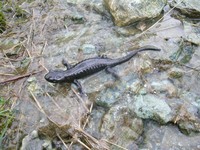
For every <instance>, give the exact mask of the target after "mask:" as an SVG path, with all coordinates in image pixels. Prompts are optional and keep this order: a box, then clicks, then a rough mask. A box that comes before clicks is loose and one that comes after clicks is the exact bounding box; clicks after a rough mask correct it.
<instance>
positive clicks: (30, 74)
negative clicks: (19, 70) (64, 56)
mask: <svg viewBox="0 0 200 150" xmlns="http://www.w3.org/2000/svg"><path fill="white" fill-rule="evenodd" d="M42 71H43V70H40V71H36V72H32V73H27V74H24V75H21V76H18V77H15V78H11V79H8V80H5V81H2V82H0V84H6V83H9V82H14V81H16V80H20V79H23V78H26V77H30V76H32V75H35V74H37V73H39V72H42Z"/></svg>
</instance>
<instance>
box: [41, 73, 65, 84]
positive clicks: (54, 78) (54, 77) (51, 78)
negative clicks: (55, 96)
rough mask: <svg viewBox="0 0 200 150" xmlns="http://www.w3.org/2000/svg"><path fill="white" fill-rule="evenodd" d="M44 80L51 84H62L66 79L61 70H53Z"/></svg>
mask: <svg viewBox="0 0 200 150" xmlns="http://www.w3.org/2000/svg"><path fill="white" fill-rule="evenodd" d="M44 78H45V79H46V80H47V81H48V82H51V83H62V82H67V77H66V76H65V74H64V71H63V70H53V71H49V72H48V73H47V74H46V75H45V76H44Z"/></svg>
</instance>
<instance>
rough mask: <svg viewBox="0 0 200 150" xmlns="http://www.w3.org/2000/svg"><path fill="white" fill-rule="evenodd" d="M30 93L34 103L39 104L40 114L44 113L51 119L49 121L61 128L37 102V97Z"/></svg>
mask: <svg viewBox="0 0 200 150" xmlns="http://www.w3.org/2000/svg"><path fill="white" fill-rule="evenodd" d="M30 93H31V96H32V97H33V99H34V101H35V102H36V104H37V106H38V107H37V108H38V110H39V111H40V112H42V113H43V114H44V115H45V116H46V117H47V118H48V119H49V121H51V122H52V123H54V124H55V125H56V126H58V127H60V126H59V125H58V124H57V123H55V122H54V121H53V120H52V119H51V118H50V117H49V116H48V115H47V114H46V112H45V111H44V109H43V108H42V106H41V105H40V103H39V101H38V100H37V98H36V97H35V95H34V94H33V92H31V91H30Z"/></svg>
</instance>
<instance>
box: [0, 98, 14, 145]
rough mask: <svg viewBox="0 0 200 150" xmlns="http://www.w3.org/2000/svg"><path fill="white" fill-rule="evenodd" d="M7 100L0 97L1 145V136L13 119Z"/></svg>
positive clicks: (0, 138)
mask: <svg viewBox="0 0 200 150" xmlns="http://www.w3.org/2000/svg"><path fill="white" fill-rule="evenodd" d="M9 101H10V100H8V101H6V100H4V99H3V98H1V97H0V145H2V140H3V137H4V136H5V133H6V131H7V129H8V127H9V126H10V124H11V123H12V120H13V115H12V111H11V110H10V108H9V104H8V102H9ZM1 148H2V147H0V149H1Z"/></svg>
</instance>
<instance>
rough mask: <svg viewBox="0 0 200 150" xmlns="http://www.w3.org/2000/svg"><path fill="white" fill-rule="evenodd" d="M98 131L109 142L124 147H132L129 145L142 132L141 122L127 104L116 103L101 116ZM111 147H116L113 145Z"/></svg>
mask: <svg viewBox="0 0 200 150" xmlns="http://www.w3.org/2000/svg"><path fill="white" fill-rule="evenodd" d="M100 131H101V132H102V134H103V138H105V139H107V140H109V141H110V142H113V143H115V144H117V145H120V146H122V147H126V148H127V147H133V146H131V145H133V142H134V141H136V140H137V139H138V138H139V136H140V135H141V134H142V132H143V122H142V120H141V119H140V118H137V117H136V116H135V115H134V113H133V112H132V111H131V110H130V109H129V108H128V107H127V106H121V105H117V106H114V107H112V108H111V109H110V110H109V111H108V113H107V114H106V115H105V116H104V117H103V124H102V127H101V130H100ZM112 148H113V149H116V147H115V146H113V147H111V149H112Z"/></svg>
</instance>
